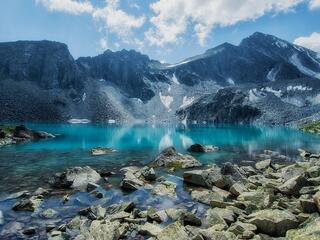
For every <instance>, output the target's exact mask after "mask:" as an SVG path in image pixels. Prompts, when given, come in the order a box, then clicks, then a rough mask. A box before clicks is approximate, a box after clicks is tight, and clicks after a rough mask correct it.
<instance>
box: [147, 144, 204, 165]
mask: <svg viewBox="0 0 320 240" xmlns="http://www.w3.org/2000/svg"><path fill="white" fill-rule="evenodd" d="M151 164H152V165H153V166H155V167H167V168H175V169H180V168H192V167H199V166H201V165H202V164H201V163H200V162H199V161H198V160H196V159H195V158H194V157H192V156H190V155H183V154H181V153H178V152H177V150H176V149H175V148H174V147H169V148H166V149H164V150H163V151H162V152H161V153H160V154H159V155H158V156H157V157H156V159H155V160H154V161H153V162H152V163H151Z"/></svg>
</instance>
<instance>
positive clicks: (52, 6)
mask: <svg viewBox="0 0 320 240" xmlns="http://www.w3.org/2000/svg"><path fill="white" fill-rule="evenodd" d="M36 3H37V4H39V3H41V4H42V5H43V6H45V7H46V8H47V9H48V10H50V11H58V12H66V13H71V14H76V15H77V14H82V13H92V12H93V9H94V8H93V6H92V5H91V3H90V2H89V1H86V0H84V1H76V0H36Z"/></svg>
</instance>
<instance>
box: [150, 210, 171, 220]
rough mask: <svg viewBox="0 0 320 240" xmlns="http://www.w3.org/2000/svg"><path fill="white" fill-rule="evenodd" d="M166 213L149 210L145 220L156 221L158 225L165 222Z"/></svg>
mask: <svg viewBox="0 0 320 240" xmlns="http://www.w3.org/2000/svg"><path fill="white" fill-rule="evenodd" d="M167 218H168V216H167V213H166V211H165V210H161V211H157V210H156V209H154V208H149V209H148V211H147V220H148V221H151V222H153V221H156V222H158V223H161V222H166V221H167Z"/></svg>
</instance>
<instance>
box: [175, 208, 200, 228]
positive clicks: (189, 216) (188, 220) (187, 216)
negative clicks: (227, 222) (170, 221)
mask: <svg viewBox="0 0 320 240" xmlns="http://www.w3.org/2000/svg"><path fill="white" fill-rule="evenodd" d="M180 219H181V220H182V222H183V223H184V225H191V226H198V227H199V226H201V224H202V222H201V219H200V218H198V217H197V216H196V215H195V214H193V213H190V212H185V213H183V214H182V216H181V217H180Z"/></svg>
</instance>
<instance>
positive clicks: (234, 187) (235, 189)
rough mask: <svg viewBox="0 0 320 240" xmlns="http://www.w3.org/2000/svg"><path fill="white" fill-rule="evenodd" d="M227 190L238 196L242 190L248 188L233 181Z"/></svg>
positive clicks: (244, 190)
mask: <svg viewBox="0 0 320 240" xmlns="http://www.w3.org/2000/svg"><path fill="white" fill-rule="evenodd" d="M229 191H230V193H231V194H233V195H234V196H236V197H238V196H239V195H241V194H242V193H243V192H246V191H248V189H247V188H246V187H245V186H244V185H243V184H242V183H235V184H233V185H232V186H231V187H230V189H229Z"/></svg>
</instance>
